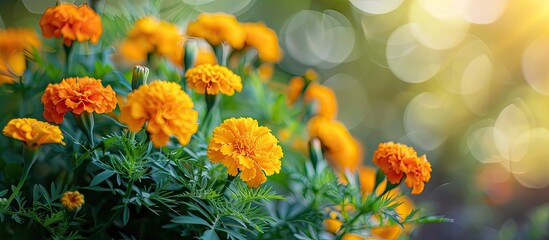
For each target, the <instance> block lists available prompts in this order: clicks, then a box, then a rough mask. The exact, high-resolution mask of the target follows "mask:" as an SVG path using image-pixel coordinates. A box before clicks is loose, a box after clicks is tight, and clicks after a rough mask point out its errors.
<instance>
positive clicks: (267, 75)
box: [257, 63, 274, 82]
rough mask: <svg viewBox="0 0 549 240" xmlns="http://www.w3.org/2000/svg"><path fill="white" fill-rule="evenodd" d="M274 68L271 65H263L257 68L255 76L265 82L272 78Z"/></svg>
mask: <svg viewBox="0 0 549 240" xmlns="http://www.w3.org/2000/svg"><path fill="white" fill-rule="evenodd" d="M273 74H274V66H273V64H272V63H263V64H261V65H259V67H257V75H258V76H259V78H260V79H261V80H262V81H264V82H265V81H267V80H269V79H271V78H272V77H273Z"/></svg>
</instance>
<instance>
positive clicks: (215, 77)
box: [185, 64, 242, 96]
mask: <svg viewBox="0 0 549 240" xmlns="http://www.w3.org/2000/svg"><path fill="white" fill-rule="evenodd" d="M185 78H187V84H188V86H189V88H192V89H194V90H195V91H196V92H197V93H201V94H204V93H207V94H209V95H216V94H218V93H220V92H221V93H223V94H225V95H228V96H232V95H233V94H234V91H237V92H240V91H242V80H241V79H240V76H238V75H236V74H234V73H233V72H232V71H231V70H230V69H228V68H227V67H225V66H220V65H212V64H202V65H198V66H196V67H193V68H191V69H189V70H187V72H186V73H185Z"/></svg>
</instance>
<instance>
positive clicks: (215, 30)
mask: <svg viewBox="0 0 549 240" xmlns="http://www.w3.org/2000/svg"><path fill="white" fill-rule="evenodd" d="M187 36H190V37H198V38H204V39H205V40H206V41H208V42H209V43H210V44H212V45H214V46H216V45H219V44H221V42H227V43H228V44H229V45H230V46H231V47H232V48H234V49H241V48H242V47H243V46H244V42H245V40H246V32H245V31H244V28H243V27H242V25H241V24H240V23H239V22H238V21H237V20H236V17H235V16H233V15H229V14H225V13H201V14H200V15H198V17H197V18H196V20H195V21H194V22H190V23H189V24H188V25H187Z"/></svg>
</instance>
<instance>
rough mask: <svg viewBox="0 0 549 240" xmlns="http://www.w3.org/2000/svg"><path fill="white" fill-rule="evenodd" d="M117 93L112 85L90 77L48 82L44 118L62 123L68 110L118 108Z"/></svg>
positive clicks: (88, 110)
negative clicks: (105, 84)
mask: <svg viewBox="0 0 549 240" xmlns="http://www.w3.org/2000/svg"><path fill="white" fill-rule="evenodd" d="M116 102H117V100H116V93H115V92H114V90H112V88H111V86H110V85H107V87H103V85H101V80H97V79H94V78H90V77H74V78H65V79H63V80H62V81H61V82H60V83H56V84H51V83H50V84H48V87H46V90H44V95H42V103H43V104H44V114H43V115H44V118H45V119H46V120H48V121H50V122H55V123H57V124H60V123H62V122H63V118H64V116H65V113H66V112H72V113H73V114H76V115H80V114H81V113H82V112H84V111H86V112H89V113H91V112H96V113H108V112H112V111H113V110H114V108H116Z"/></svg>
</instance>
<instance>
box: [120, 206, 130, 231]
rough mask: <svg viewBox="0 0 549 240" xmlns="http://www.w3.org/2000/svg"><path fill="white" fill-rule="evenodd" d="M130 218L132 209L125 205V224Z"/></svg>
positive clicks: (123, 216) (123, 221) (123, 212)
mask: <svg viewBox="0 0 549 240" xmlns="http://www.w3.org/2000/svg"><path fill="white" fill-rule="evenodd" d="M129 220H130V209H129V208H128V206H127V205H126V206H124V211H122V223H123V224H124V226H126V225H127V224H128V221H129Z"/></svg>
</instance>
